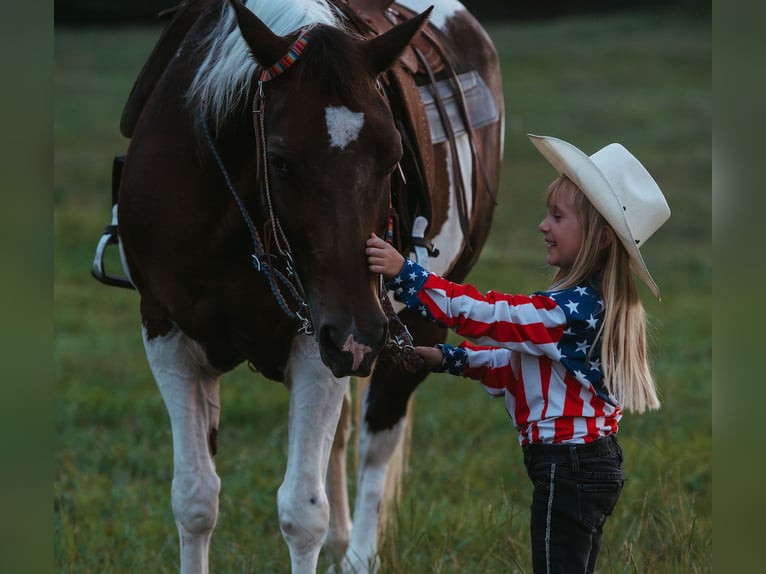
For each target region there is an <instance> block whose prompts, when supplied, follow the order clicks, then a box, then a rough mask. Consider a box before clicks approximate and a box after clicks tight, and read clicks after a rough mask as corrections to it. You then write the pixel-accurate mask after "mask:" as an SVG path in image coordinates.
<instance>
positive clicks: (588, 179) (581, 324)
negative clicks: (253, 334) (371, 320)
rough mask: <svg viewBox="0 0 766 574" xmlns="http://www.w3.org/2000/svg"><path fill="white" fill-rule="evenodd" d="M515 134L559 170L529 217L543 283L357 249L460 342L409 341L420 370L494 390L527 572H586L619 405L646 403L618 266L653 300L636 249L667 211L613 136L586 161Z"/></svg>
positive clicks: (628, 287)
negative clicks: (519, 493) (442, 273)
mask: <svg viewBox="0 0 766 574" xmlns="http://www.w3.org/2000/svg"><path fill="white" fill-rule="evenodd" d="M529 137H530V139H531V141H532V143H533V144H534V145H535V146H536V147H537V149H538V150H539V151H540V152H541V153H542V154H543V156H544V157H545V158H546V159H547V160H548V161H549V162H550V163H551V164H552V165H553V167H554V168H555V169H556V170H557V171H558V173H559V174H560V175H559V177H558V178H557V179H555V180H554V181H553V183H551V185H550V186H549V188H548V192H547V195H546V204H547V208H548V211H547V215H546V216H545V218H544V219H543V220H542V222H541V223H540V225H539V227H538V228H539V230H540V232H541V233H542V234H543V238H544V240H545V243H546V246H547V262H548V263H549V264H550V265H552V266H554V267H556V268H557V271H556V273H555V276H554V278H553V282H552V284H551V286H550V287H549V288H548V290H547V291H543V292H537V293H534V294H533V295H531V296H526V295H505V294H501V293H498V292H495V291H489V292H488V293H486V294H485V295H482V294H481V293H479V292H478V291H477V290H476V289H475V288H473V287H471V286H469V285H458V284H455V283H450V282H449V281H447V280H446V279H444V278H442V277H439V276H437V275H434V274H429V273H428V272H426V271H425V270H424V269H423V268H422V267H420V266H418V265H417V264H416V263H415V262H413V261H411V260H406V261H405V259H404V258H403V257H402V256H401V255H400V254H399V253H398V252H397V251H396V250H395V249H394V248H393V247H391V246H390V245H389V244H388V243H386V242H385V241H383V240H381V239H380V238H378V237H377V236H376V235H375V234H372V235H371V238H370V239H369V240H368V241H367V248H366V254H367V258H368V265H369V269H370V271H372V272H373V273H382V274H383V275H384V277H386V278H387V279H388V280H389V281H388V282H387V286H388V288H389V289H393V290H394V293H395V296H396V297H397V298H398V299H400V300H401V301H403V302H404V303H405V304H406V305H407V306H408V307H410V308H411V309H413V310H416V311H418V312H419V313H421V314H422V315H423V316H424V317H427V318H429V319H431V320H434V321H437V322H439V323H440V324H443V325H445V326H446V327H449V328H451V329H453V330H455V332H457V333H458V334H460V335H463V336H465V337H467V338H468V339H470V340H471V341H472V342H468V341H464V342H463V343H461V344H460V345H459V346H458V347H453V346H451V345H447V344H444V345H437V346H436V347H433V348H432V347H416V351H417V352H418V353H419V354H420V355H421V356H422V357H423V358H424V360H425V361H426V363H427V364H428V365H429V366H430V367H431V369H432V370H434V371H446V372H449V373H452V374H455V375H461V376H463V377H468V378H471V379H476V380H479V381H481V383H482V385H483V386H484V388H485V389H486V390H487V392H488V393H489V394H490V395H493V396H502V397H504V398H505V404H506V408H507V410H508V413H509V414H510V416H511V419H512V420H513V424H514V426H515V427H516V428H517V429H518V431H519V433H520V443H521V445H522V450H523V453H524V463H525V465H526V468H527V472H528V474H529V478H530V479H531V480H532V483H533V485H534V491H533V495H532V505H531V521H530V531H531V537H532V563H533V567H534V571H535V572H536V573H540V572H545V573H550V572H567V573H572V572H593V571H594V569H595V565H596V559H597V558H598V554H599V550H600V547H601V536H602V528H603V525H604V521H605V520H606V518H607V516H609V515H610V514H611V513H612V511H613V509H614V507H615V505H616V503H617V499H618V498H619V496H620V493H621V491H622V486H623V474H622V460H623V458H622V450H621V448H620V445H619V444H618V442H617V436H616V434H617V426H618V423H619V421H620V418H621V417H622V409H626V410H632V411H636V412H639V413H640V412H643V411H644V410H646V409H656V408H658V407H659V404H660V403H659V400H658V398H657V392H656V389H655V385H654V379H653V377H652V373H651V371H650V369H649V365H648V361H647V350H646V319H645V314H644V308H643V306H642V304H641V301H640V299H639V296H638V292H637V289H636V285H635V283H634V282H633V277H632V272H635V273H636V275H638V277H639V279H641V280H642V281H643V282H644V283H645V284H646V285H647V286H648V287H649V289H650V290H651V291H652V293H653V294H654V295H655V296H656V297H657V298H658V299H659V297H660V292H659V288H658V287H657V285H656V283H655V282H654V280H653V279H652V277H651V275H650V274H649V271H648V269H647V267H646V265H645V263H644V260H643V258H642V257H641V253H640V251H639V247H641V246H642V245H643V244H644V243H645V242H646V240H647V239H649V237H650V236H651V235H652V234H653V233H654V232H655V231H656V230H657V229H658V228H659V227H660V226H661V225H662V224H663V223H664V222H665V221H666V220H667V219H668V217H669V216H670V209H669V208H668V204H667V202H666V201H665V198H664V196H663V195H662V192H661V191H660V188H659V187H658V186H657V183H656V182H655V181H654V179H652V177H651V175H650V174H649V172H647V170H646V169H645V168H644V166H643V165H641V163H640V162H639V161H638V160H637V159H636V158H635V157H634V156H633V155H632V154H631V153H630V152H629V151H628V150H627V149H625V148H624V147H623V146H621V145H620V144H616V143H613V144H610V145H608V146H606V147H604V148H603V149H601V150H600V151H598V152H596V153H595V154H593V155H592V156H590V157H589V156H587V155H586V154H584V153H583V152H581V151H580V150H579V149H577V148H576V147H574V146H573V145H571V144H569V143H567V142H564V141H562V140H559V139H556V138H552V137H544V136H535V135H530V136H529Z"/></svg>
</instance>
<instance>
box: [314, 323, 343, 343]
mask: <svg viewBox="0 0 766 574" xmlns="http://www.w3.org/2000/svg"><path fill="white" fill-rule="evenodd" d="M341 336H342V332H341V330H340V329H338V328H337V327H335V326H334V325H332V324H329V323H326V324H324V325H322V326H321V327H320V329H319V344H320V345H322V346H323V347H331V348H333V349H340V347H341V345H342V343H343V341H341Z"/></svg>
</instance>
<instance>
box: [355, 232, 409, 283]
mask: <svg viewBox="0 0 766 574" xmlns="http://www.w3.org/2000/svg"><path fill="white" fill-rule="evenodd" d="M364 252H365V254H367V265H368V266H369V268H370V271H372V272H373V273H382V274H383V276H384V277H385V278H386V279H391V278H392V277H396V276H397V275H398V274H399V271H401V270H402V267H404V257H402V254H401V253H399V252H398V251H397V250H396V249H394V246H393V245H391V244H389V243H386V242H385V241H383V240H382V239H381V238H380V237H378V236H377V235H375V234H374V233H371V234H370V238H369V239H368V240H367V248H366V249H365V250H364Z"/></svg>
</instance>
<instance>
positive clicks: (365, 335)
mask: <svg viewBox="0 0 766 574" xmlns="http://www.w3.org/2000/svg"><path fill="white" fill-rule="evenodd" d="M386 336H387V328H386V323H385V322H381V323H380V324H379V325H375V326H374V327H370V328H367V329H365V330H364V331H363V332H360V330H357V329H348V328H339V327H337V326H335V325H333V324H331V323H324V324H323V325H322V326H321V327H320V328H319V331H318V333H317V339H318V342H319V351H320V354H321V356H322V361H324V363H325V364H326V365H327V366H328V367H329V368H330V370H331V371H332V374H333V375H334V376H336V377H345V376H349V375H352V376H358V377H366V376H368V375H369V374H370V372H371V371H372V365H373V364H374V362H375V359H376V358H377V356H378V354H379V353H380V351H381V350H382V349H383V345H384V344H385V341H386Z"/></svg>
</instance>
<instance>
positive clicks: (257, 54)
mask: <svg viewBox="0 0 766 574" xmlns="http://www.w3.org/2000/svg"><path fill="white" fill-rule="evenodd" d="M229 4H231V7H232V8H234V12H235V13H236V15H237V24H238V25H239V30H240V32H241V33H242V37H243V38H244V39H245V42H247V45H248V46H249V47H250V53H251V54H252V55H253V58H255V60H256V61H257V62H258V64H259V65H261V66H263V67H269V66H271V65H272V64H274V63H275V62H276V61H277V60H279V59H280V58H282V56H284V55H285V54H286V53H287V51H288V50H289V49H290V45H291V44H290V41H289V40H287V39H285V38H283V37H282V36H277V35H276V34H274V32H272V31H271V30H270V29H269V27H268V26H266V24H264V23H263V22H261V20H260V18H258V16H256V15H255V14H253V13H252V12H251V11H250V10H248V9H247V8H245V5H244V4H242V2H241V0H229Z"/></svg>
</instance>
